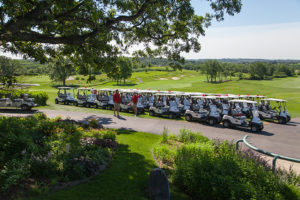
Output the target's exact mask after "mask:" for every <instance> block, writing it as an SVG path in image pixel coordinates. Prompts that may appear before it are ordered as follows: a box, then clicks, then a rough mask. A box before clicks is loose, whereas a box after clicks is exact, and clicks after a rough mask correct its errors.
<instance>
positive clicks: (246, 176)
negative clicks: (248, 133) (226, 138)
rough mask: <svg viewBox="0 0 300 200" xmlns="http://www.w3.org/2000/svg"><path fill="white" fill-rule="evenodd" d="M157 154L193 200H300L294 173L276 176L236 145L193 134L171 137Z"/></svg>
mask: <svg viewBox="0 0 300 200" xmlns="http://www.w3.org/2000/svg"><path fill="white" fill-rule="evenodd" d="M162 140H163V139H162ZM178 142H180V143H178ZM153 154H154V156H155V158H156V159H157V160H158V163H160V164H162V166H164V165H167V167H169V168H170V169H171V179H172V182H173V183H174V184H175V185H176V186H177V187H178V188H179V189H181V190H182V191H184V192H185V193H186V194H188V195H189V196H190V197H192V199H295V200H296V199H298V198H299V188H297V186H298V185H299V183H300V176H299V175H298V176H297V175H296V174H295V173H294V172H293V171H288V172H287V171H283V170H278V171H277V172H276V173H273V172H272V170H271V168H270V166H269V165H268V164H267V162H266V161H265V160H264V159H263V158H261V157H260V156H258V155H257V154H256V153H254V152H253V151H246V152H240V151H236V150H235V145H233V144H230V143H228V142H218V141H216V142H212V141H210V140H208V139H207V138H206V137H204V136H202V135H201V134H198V133H193V132H191V131H189V130H185V129H182V130H181V131H180V134H178V135H177V136H175V135H171V136H169V137H168V143H160V144H159V145H157V146H155V147H154V149H153Z"/></svg>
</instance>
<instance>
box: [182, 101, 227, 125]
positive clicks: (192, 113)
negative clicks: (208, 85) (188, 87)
mask: <svg viewBox="0 0 300 200" xmlns="http://www.w3.org/2000/svg"><path fill="white" fill-rule="evenodd" d="M191 100H192V105H191V109H190V110H186V111H185V114H184V117H185V119H186V120H187V121H199V122H208V123H209V125H214V124H218V123H220V121H221V119H222V118H221V115H220V113H219V112H218V111H217V106H216V102H215V100H216V97H215V96H192V97H191Z"/></svg>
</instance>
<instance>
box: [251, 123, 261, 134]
mask: <svg viewBox="0 0 300 200" xmlns="http://www.w3.org/2000/svg"><path fill="white" fill-rule="evenodd" d="M251 131H252V132H254V133H256V132H258V131H259V128H258V127H257V126H256V125H254V124H253V125H251Z"/></svg>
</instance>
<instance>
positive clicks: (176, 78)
mask: <svg viewBox="0 0 300 200" xmlns="http://www.w3.org/2000/svg"><path fill="white" fill-rule="evenodd" d="M179 79H180V78H179V77H172V80H175V81H177V80H179Z"/></svg>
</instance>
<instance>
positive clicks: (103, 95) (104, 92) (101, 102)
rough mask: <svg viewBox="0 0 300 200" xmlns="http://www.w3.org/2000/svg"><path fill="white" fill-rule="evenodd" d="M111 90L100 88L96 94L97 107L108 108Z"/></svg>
mask: <svg viewBox="0 0 300 200" xmlns="http://www.w3.org/2000/svg"><path fill="white" fill-rule="evenodd" d="M109 90H110V89H100V90H98V94H97V96H96V100H95V102H96V104H97V106H96V107H100V108H108V102H109V95H110V94H109Z"/></svg>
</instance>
